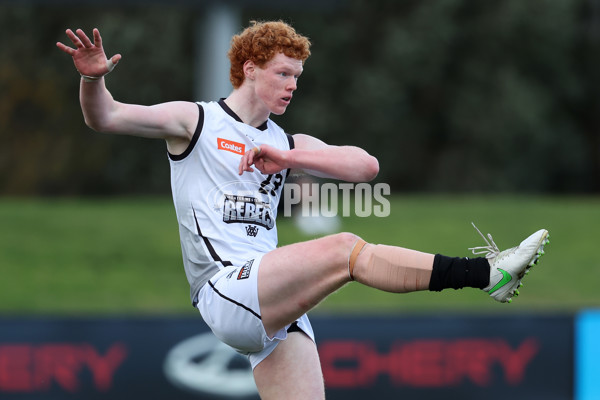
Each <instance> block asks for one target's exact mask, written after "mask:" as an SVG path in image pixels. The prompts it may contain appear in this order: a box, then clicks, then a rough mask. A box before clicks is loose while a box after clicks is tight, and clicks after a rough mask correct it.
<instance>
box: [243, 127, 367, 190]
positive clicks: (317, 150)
mask: <svg viewBox="0 0 600 400" xmlns="http://www.w3.org/2000/svg"><path fill="white" fill-rule="evenodd" d="M294 144H295V146H294V149H293V150H287V151H286V150H279V149H276V148H273V147H271V146H266V145H264V146H260V147H257V148H254V149H252V150H250V151H248V152H246V154H245V155H244V156H243V157H242V160H241V161H240V166H239V171H238V172H239V174H240V175H241V174H242V173H243V172H245V171H249V172H252V171H253V168H252V165H254V166H255V167H256V168H258V170H259V171H261V172H262V173H264V174H272V173H276V172H279V171H281V170H284V169H288V168H291V169H300V170H303V171H305V172H306V173H308V174H311V175H314V176H318V177H322V178H331V179H339V180H343V181H347V182H368V181H371V180H373V179H374V178H375V177H376V176H377V173H378V172H379V162H378V161H377V159H376V158H375V157H373V156H371V155H370V154H369V153H367V152H366V151H365V150H363V149H361V148H359V147H355V146H331V145H328V144H326V143H324V142H323V141H321V140H319V139H317V138H315V137H313V136H309V135H305V134H296V135H294Z"/></svg>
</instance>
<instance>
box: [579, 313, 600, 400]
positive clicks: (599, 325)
mask: <svg viewBox="0 0 600 400" xmlns="http://www.w3.org/2000/svg"><path fill="white" fill-rule="evenodd" d="M575 338H576V342H575V343H576V344H575V359H576V364H575V371H576V373H577V375H576V376H577V378H576V381H575V399H576V400H597V399H600V340H599V339H600V310H586V311H584V312H581V313H580V314H579V315H578V316H577V320H576V322H575Z"/></svg>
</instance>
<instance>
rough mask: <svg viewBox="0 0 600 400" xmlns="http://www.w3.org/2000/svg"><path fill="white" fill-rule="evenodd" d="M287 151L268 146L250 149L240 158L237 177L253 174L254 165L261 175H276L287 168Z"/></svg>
mask: <svg viewBox="0 0 600 400" xmlns="http://www.w3.org/2000/svg"><path fill="white" fill-rule="evenodd" d="M288 153H289V152H288V151H285V150H279V149H277V148H275V147H272V146H269V145H268V144H263V145H260V146H259V147H254V148H253V149H250V150H248V151H247V152H246V154H244V155H243V156H242V159H241V160H240V165H239V167H238V173H239V175H242V174H243V173H244V172H254V168H252V166H253V165H254V166H255V167H256V168H257V169H258V170H259V171H260V172H262V173H263V174H266V175H268V174H276V173H277V172H280V171H283V170H284V169H287V168H289V165H288V164H289V158H288Z"/></svg>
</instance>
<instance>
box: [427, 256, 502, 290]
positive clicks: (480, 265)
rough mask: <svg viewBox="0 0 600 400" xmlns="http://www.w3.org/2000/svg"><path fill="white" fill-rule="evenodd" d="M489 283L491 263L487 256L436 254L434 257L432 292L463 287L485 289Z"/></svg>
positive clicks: (430, 284)
mask: <svg viewBox="0 0 600 400" xmlns="http://www.w3.org/2000/svg"><path fill="white" fill-rule="evenodd" d="M489 284H490V263H489V262H488V260H487V259H486V258H483V257H478V258H466V257H465V258H460V257H454V258H453V257H446V256H443V255H441V254H436V255H435V258H434V259H433V271H431V280H430V281H429V290H430V291H432V292H439V291H441V290H443V289H448V288H452V289H461V288H463V287H474V288H479V289H483V288H484V287H486V286H488V285H489Z"/></svg>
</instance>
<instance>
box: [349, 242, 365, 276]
mask: <svg viewBox="0 0 600 400" xmlns="http://www.w3.org/2000/svg"><path fill="white" fill-rule="evenodd" d="M365 244H367V242H365V241H364V240H362V239H358V240H357V241H356V243H354V247H353V248H352V252H351V253H350V258H349V259H348V275H350V280H351V281H353V280H354V275H353V273H354V263H355V262H356V259H357V258H358V255H359V254H360V251H361V250H362V249H363V247H365Z"/></svg>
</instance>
